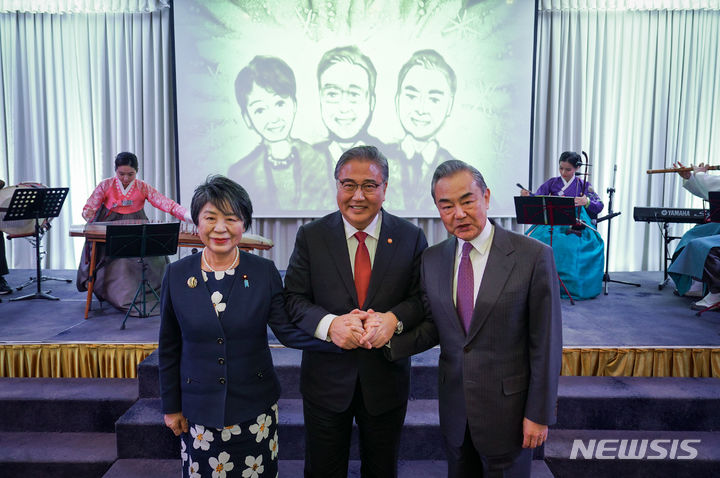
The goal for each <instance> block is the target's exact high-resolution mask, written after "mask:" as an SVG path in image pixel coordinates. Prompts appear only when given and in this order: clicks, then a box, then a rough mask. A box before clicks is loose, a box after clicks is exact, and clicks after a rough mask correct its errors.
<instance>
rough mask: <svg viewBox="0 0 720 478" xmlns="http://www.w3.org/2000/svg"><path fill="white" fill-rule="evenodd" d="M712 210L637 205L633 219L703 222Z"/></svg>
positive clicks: (643, 220)
mask: <svg viewBox="0 0 720 478" xmlns="http://www.w3.org/2000/svg"><path fill="white" fill-rule="evenodd" d="M709 214H710V212H709V211H708V210H707V209H690V208H666V207H636V208H634V209H633V219H635V221H642V222H673V223H674V222H677V223H689V224H702V223H704V222H706V221H707V218H708V216H709Z"/></svg>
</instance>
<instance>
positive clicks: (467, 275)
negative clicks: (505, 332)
mask: <svg viewBox="0 0 720 478" xmlns="http://www.w3.org/2000/svg"><path fill="white" fill-rule="evenodd" d="M472 248H473V246H472V244H470V243H469V242H466V243H465V244H463V248H462V256H461V257H460V267H459V268H458V278H457V312H458V315H459V316H460V319H462V322H463V325H464V326H465V332H466V333H467V331H468V330H470V320H471V319H472V315H473V308H474V304H473V294H474V292H475V287H474V284H473V280H474V278H473V268H472V262H470V251H471V250H472Z"/></svg>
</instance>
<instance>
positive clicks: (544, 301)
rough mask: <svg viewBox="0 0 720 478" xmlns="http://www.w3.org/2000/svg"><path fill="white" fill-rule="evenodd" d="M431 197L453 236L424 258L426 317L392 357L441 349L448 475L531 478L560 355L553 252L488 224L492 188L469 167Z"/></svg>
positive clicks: (450, 170)
mask: <svg viewBox="0 0 720 478" xmlns="http://www.w3.org/2000/svg"><path fill="white" fill-rule="evenodd" d="M432 196H433V199H434V200H435V205H436V206H437V208H438V210H439V211H440V218H441V219H442V221H443V224H444V225H445V228H446V229H447V230H448V232H449V233H450V234H452V237H450V238H449V239H447V240H446V241H444V242H442V243H440V244H437V245H435V246H433V247H431V248H429V249H427V250H426V251H425V253H424V254H423V259H422V267H421V283H422V288H423V297H424V299H425V305H426V311H427V312H428V316H427V317H426V319H425V321H424V322H423V323H422V324H420V325H419V326H418V327H416V328H415V329H413V330H411V331H408V332H407V333H405V334H403V335H402V336H399V337H396V338H393V339H392V340H391V342H390V350H389V351H388V352H389V354H390V355H391V356H392V357H394V358H397V357H407V356H408V355H410V354H413V353H418V352H421V351H423V350H426V349H428V348H430V347H433V346H434V345H436V344H438V343H439V344H440V364H439V383H440V384H439V394H440V395H439V405H440V428H441V431H442V433H443V436H444V438H445V445H446V449H447V454H448V476H450V477H468V478H470V477H473V478H477V477H529V476H530V464H531V459H532V456H531V448H535V447H536V446H538V445H541V444H542V443H543V442H544V441H545V440H546V438H547V434H548V425H550V424H552V423H554V421H555V407H556V399H557V385H558V376H559V375H560V364H561V357H562V330H561V329H562V319H561V315H560V300H559V298H560V294H559V291H558V279H557V273H556V270H555V262H554V260H553V255H552V250H551V249H550V248H549V247H547V246H546V245H544V244H542V243H540V242H538V241H536V240H535V239H531V238H528V237H526V236H522V235H520V234H515V233H513V232H509V231H506V230H504V229H502V228H500V227H499V226H497V225H495V224H494V223H493V222H492V221H490V220H489V219H488V218H487V210H488V205H489V202H490V190H489V189H488V188H487V186H486V184H485V181H484V179H483V177H482V175H481V174H480V172H479V171H477V170H476V169H475V168H473V167H472V166H470V165H468V164H466V163H464V162H462V161H457V160H452V161H446V162H444V163H442V164H441V165H439V166H438V167H437V169H436V170H435V173H434V175H433V179H432Z"/></svg>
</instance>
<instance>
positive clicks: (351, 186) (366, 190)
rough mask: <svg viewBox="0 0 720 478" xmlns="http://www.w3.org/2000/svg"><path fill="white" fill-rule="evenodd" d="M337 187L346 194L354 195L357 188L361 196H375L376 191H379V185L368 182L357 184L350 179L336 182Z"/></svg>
mask: <svg viewBox="0 0 720 478" xmlns="http://www.w3.org/2000/svg"><path fill="white" fill-rule="evenodd" d="M338 185H339V188H340V189H341V190H343V191H344V192H346V193H348V194H355V191H357V188H360V189H362V192H363V194H371V195H372V194H375V193H376V192H378V189H380V186H381V185H380V184H378V183H376V182H373V181H368V182H365V183H362V184H358V183H356V182H355V181H353V180H351V179H345V180H342V181H341V180H338Z"/></svg>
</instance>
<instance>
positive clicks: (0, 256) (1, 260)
mask: <svg viewBox="0 0 720 478" xmlns="http://www.w3.org/2000/svg"><path fill="white" fill-rule="evenodd" d="M8 272H10V271H9V270H8V265H7V259H5V236H4V235H3V233H2V232H0V276H4V275H5V274H7V273H8Z"/></svg>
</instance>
